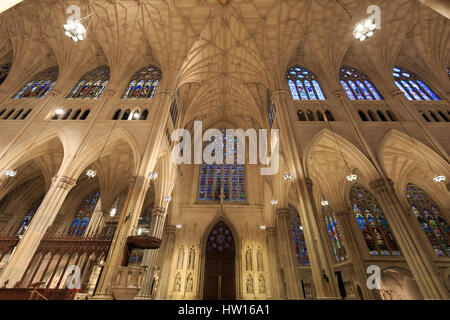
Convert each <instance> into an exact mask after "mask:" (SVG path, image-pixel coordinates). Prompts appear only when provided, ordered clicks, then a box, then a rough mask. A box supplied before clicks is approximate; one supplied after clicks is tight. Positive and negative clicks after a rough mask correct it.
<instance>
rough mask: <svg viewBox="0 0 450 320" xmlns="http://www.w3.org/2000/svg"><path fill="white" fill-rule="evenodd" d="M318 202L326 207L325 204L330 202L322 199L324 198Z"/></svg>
mask: <svg viewBox="0 0 450 320" xmlns="http://www.w3.org/2000/svg"><path fill="white" fill-rule="evenodd" d="M320 204H321V205H322V206H323V207H326V206H328V205H329V204H330V202H329V201H328V200H326V199H324V200H322V201H321V202H320Z"/></svg>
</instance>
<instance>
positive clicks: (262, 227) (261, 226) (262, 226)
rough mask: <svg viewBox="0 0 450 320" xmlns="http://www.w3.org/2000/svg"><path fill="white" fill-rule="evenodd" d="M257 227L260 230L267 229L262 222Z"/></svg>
mask: <svg viewBox="0 0 450 320" xmlns="http://www.w3.org/2000/svg"><path fill="white" fill-rule="evenodd" d="M259 228H260V229H261V230H266V229H267V226H266V225H265V224H262V225H260V226H259Z"/></svg>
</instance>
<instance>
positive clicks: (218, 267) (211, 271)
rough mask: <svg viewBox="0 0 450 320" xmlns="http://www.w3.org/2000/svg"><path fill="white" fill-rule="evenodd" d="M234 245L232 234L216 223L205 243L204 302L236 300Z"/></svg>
mask: <svg viewBox="0 0 450 320" xmlns="http://www.w3.org/2000/svg"><path fill="white" fill-rule="evenodd" d="M235 275H236V271H235V244H234V239H233V233H232V232H231V230H230V228H229V227H228V226H227V225H226V224H225V223H224V222H223V221H220V222H218V223H217V224H216V225H215V226H214V228H213V229H212V231H211V232H210V234H209V236H208V239H207V242H206V253H205V278H204V279H205V281H204V288H203V299H204V300H234V299H236V279H235Z"/></svg>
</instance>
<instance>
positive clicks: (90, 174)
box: [86, 169, 97, 179]
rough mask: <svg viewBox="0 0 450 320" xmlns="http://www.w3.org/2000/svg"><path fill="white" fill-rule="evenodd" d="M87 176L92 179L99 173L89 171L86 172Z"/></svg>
mask: <svg viewBox="0 0 450 320" xmlns="http://www.w3.org/2000/svg"><path fill="white" fill-rule="evenodd" d="M86 175H87V176H88V177H89V179H90V178H94V177H95V176H96V175H97V171H95V170H94V169H89V170H88V171H86Z"/></svg>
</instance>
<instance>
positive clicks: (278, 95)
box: [271, 89, 289, 101]
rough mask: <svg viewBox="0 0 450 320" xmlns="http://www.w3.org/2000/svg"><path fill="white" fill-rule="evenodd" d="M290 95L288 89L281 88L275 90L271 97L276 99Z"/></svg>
mask: <svg viewBox="0 0 450 320" xmlns="http://www.w3.org/2000/svg"><path fill="white" fill-rule="evenodd" d="M288 95H289V92H287V90H284V89H280V90H275V92H274V93H273V94H272V97H271V99H272V100H273V101H274V100H275V99H278V98H280V99H282V98H283V97H286V96H288Z"/></svg>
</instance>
